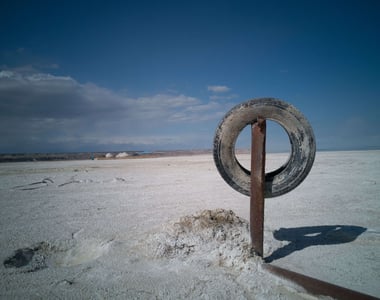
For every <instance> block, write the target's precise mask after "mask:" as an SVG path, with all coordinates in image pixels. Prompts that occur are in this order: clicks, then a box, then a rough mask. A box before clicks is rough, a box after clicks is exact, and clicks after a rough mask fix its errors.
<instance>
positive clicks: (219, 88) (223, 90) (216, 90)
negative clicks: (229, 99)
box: [207, 85, 231, 93]
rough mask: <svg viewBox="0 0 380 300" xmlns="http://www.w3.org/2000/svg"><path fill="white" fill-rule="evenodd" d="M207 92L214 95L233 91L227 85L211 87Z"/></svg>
mask: <svg viewBox="0 0 380 300" xmlns="http://www.w3.org/2000/svg"><path fill="white" fill-rule="evenodd" d="M207 90H208V91H210V92H213V93H227V92H229V91H230V90H231V89H230V88H229V87H228V86H225V85H209V86H208V87H207Z"/></svg>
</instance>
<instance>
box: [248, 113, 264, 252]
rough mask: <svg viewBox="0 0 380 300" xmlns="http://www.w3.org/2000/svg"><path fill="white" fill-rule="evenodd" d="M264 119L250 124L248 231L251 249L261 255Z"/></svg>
mask: <svg viewBox="0 0 380 300" xmlns="http://www.w3.org/2000/svg"><path fill="white" fill-rule="evenodd" d="M265 138H266V121H265V119H263V118H260V117H259V118H258V119H257V122H255V123H254V124H252V137H251V141H252V147H251V204H250V210H251V211H250V231H251V241H252V249H253V251H254V252H255V253H256V254H257V255H259V256H261V257H263V254H264V253H263V252H264V251H263V240H264V184H265Z"/></svg>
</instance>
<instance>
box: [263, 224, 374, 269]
mask: <svg viewBox="0 0 380 300" xmlns="http://www.w3.org/2000/svg"><path fill="white" fill-rule="evenodd" d="M366 230H367V228H364V227H360V226H349V225H326V226H308V227H296V228H280V229H279V230H276V231H274V232H273V236H274V238H275V239H276V240H279V241H289V242H290V243H289V244H287V245H286V246H283V247H281V248H279V249H277V250H275V251H274V252H273V253H272V254H271V255H270V256H268V257H266V258H265V259H264V260H265V262H267V263H270V262H272V261H274V260H277V259H280V258H283V257H285V256H288V255H290V254H292V253H293V252H295V251H300V250H302V249H305V248H307V247H310V246H317V245H336V244H344V243H349V242H352V241H354V240H355V239H356V238H357V237H358V236H359V235H361V234H362V233H363V232H365V231H366Z"/></svg>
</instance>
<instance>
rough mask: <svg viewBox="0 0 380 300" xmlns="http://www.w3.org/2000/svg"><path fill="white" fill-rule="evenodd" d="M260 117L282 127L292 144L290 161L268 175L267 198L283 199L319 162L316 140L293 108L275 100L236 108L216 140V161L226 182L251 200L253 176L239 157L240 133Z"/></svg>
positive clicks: (265, 194)
mask: <svg viewBox="0 0 380 300" xmlns="http://www.w3.org/2000/svg"><path fill="white" fill-rule="evenodd" d="M258 117H262V118H264V119H267V120H272V121H275V122H277V123H279V124H280V125H281V126H282V127H283V128H284V129H285V131H286V132H287V134H288V136H289V140H290V144H291V154H290V157H289V160H288V161H287V162H286V163H285V164H284V165H283V166H281V167H280V168H279V169H277V170H275V171H273V172H270V173H266V174H265V192H264V196H265V197H266V198H270V197H276V196H280V195H283V194H285V193H287V192H289V191H291V190H293V189H294V188H295V187H297V186H298V185H299V184H300V183H301V182H302V181H303V180H304V179H305V178H306V176H307V175H308V174H309V172H310V170H311V168H312V166H313V163H314V158H315V151H316V145H315V138H314V133H313V129H312V128H311V126H310V124H309V122H308V121H307V120H306V118H305V117H304V116H303V115H302V113H301V112H300V111H299V110H297V109H296V108H295V107H294V106H293V105H291V104H289V103H286V102H284V101H282V100H279V99H274V98H260V99H253V100H249V101H247V102H243V103H241V104H238V105H236V106H235V107H233V108H232V109H231V110H230V111H229V112H228V113H227V114H226V115H225V116H224V118H223V119H222V121H221V122H220V124H219V126H218V128H217V130H216V132H215V138H214V161H215V164H216V167H217V169H218V171H219V173H220V175H221V176H222V177H223V179H224V180H225V181H226V182H227V183H228V184H229V185H230V186H231V187H232V188H234V189H235V190H236V191H238V192H240V193H242V194H244V195H247V196H250V183H251V178H250V175H251V172H250V171H249V170H247V169H245V168H244V167H243V166H241V165H240V164H239V162H238V160H237V159H236V156H235V143H236V140H237V138H238V136H239V134H240V132H241V131H242V130H243V129H244V128H245V127H246V126H247V125H250V124H253V123H255V122H256V121H257V118H258Z"/></svg>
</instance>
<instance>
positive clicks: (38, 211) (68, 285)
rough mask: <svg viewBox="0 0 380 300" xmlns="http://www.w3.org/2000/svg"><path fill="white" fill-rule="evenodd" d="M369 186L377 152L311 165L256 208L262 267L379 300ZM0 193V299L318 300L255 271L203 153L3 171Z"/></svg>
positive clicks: (14, 166) (243, 232)
mask: <svg viewBox="0 0 380 300" xmlns="http://www.w3.org/2000/svg"><path fill="white" fill-rule="evenodd" d="M286 157H287V155H283V154H274V155H268V158H267V166H268V168H270V169H275V168H276V166H279V165H281V164H282V163H284V159H285V160H286ZM239 160H240V161H241V162H244V160H246V161H249V156H245V157H244V156H241V157H239ZM379 182H380V151H363V152H320V153H317V158H316V162H315V165H314V167H313V169H312V171H311V173H310V175H309V176H308V177H307V179H306V180H305V182H303V183H302V184H301V186H299V187H298V188H297V189H295V190H294V191H292V192H290V193H289V194H286V195H284V196H281V197H278V198H271V199H266V203H265V227H264V231H265V240H264V242H265V243H264V256H265V258H266V260H267V261H270V263H271V264H275V265H279V266H281V267H284V268H287V269H290V270H293V271H296V272H300V273H303V274H305V275H308V276H312V277H316V278H318V279H322V280H324V281H328V282H331V283H334V284H338V285H341V286H344V287H348V288H350V289H354V290H357V291H360V292H362V293H366V294H370V295H373V296H377V297H380V288H379V285H378V281H379V277H380V274H379V270H380V252H379V251H378V249H379V247H380V219H379V217H378V216H379V212H380V201H379V200H380V199H379V195H380V184H379ZM0 191H1V197H0V205H1V209H0V228H1V235H0V245H1V247H0V258H1V261H2V264H1V266H0V276H1V278H2V280H1V281H0V298H3V299H9V298H19V299H20V298H23V299H25V298H28V299H36V298H39V299H40V298H44V299H51V298H52V299H54V298H76V299H79V298H91V299H92V298H107V299H111V298H112V299H115V298H116V299H131V298H132V299H152V298H156V299H184V298H186V299H315V298H318V297H315V296H311V295H309V294H308V293H306V292H305V291H304V290H303V289H301V288H299V287H297V286H295V285H294V284H292V283H290V282H288V281H284V280H282V279H279V278H277V277H276V276H274V275H272V274H270V273H268V272H267V271H266V270H263V269H262V268H261V265H262V263H263V262H262V260H261V259H259V258H257V257H255V256H252V254H251V252H250V249H249V232H248V222H247V221H246V220H247V219H248V217H249V199H248V197H246V196H243V195H240V194H238V193H237V192H235V191H234V190H232V189H231V188H230V187H229V186H228V185H227V184H226V183H225V182H224V181H223V180H222V179H221V177H220V176H219V174H218V173H217V171H216V168H215V166H214V163H213V161H212V157H211V156H209V155H199V156H189V157H185V156H184V157H165V158H152V159H150V158H147V159H133V160H118V161H116V160H98V161H96V160H94V161H90V160H89V161H66V162H28V163H3V164H1V165H0ZM319 298H322V297H319Z"/></svg>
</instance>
